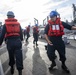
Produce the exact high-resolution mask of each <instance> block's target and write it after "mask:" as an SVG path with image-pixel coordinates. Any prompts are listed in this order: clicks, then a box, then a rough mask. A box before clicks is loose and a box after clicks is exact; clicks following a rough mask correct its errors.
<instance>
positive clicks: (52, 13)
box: [50, 11, 59, 17]
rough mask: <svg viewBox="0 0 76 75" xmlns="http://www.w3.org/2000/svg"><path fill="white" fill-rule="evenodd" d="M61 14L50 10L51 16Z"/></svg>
mask: <svg viewBox="0 0 76 75" xmlns="http://www.w3.org/2000/svg"><path fill="white" fill-rule="evenodd" d="M57 15H59V13H58V12H57V11H51V12H50V17H54V16H57Z"/></svg>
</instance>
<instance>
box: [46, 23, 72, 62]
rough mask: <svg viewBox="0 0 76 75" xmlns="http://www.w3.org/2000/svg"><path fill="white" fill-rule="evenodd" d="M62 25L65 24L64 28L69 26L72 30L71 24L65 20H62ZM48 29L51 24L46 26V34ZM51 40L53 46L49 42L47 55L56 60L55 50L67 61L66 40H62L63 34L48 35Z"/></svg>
mask: <svg viewBox="0 0 76 75" xmlns="http://www.w3.org/2000/svg"><path fill="white" fill-rule="evenodd" d="M62 25H63V26H64V28H67V29H69V30H71V27H72V26H70V25H68V24H67V23H65V22H62ZM48 30H49V25H47V26H46V27H45V34H47V35H48ZM48 38H49V40H50V41H51V42H52V44H53V46H51V45H49V44H48V49H47V55H48V58H49V59H50V61H54V60H55V50H57V51H58V53H59V56H60V61H62V62H63V61H65V60H66V56H65V53H66V52H65V44H64V41H63V40H62V36H52V37H50V36H48Z"/></svg>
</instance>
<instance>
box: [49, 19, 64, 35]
mask: <svg viewBox="0 0 76 75" xmlns="http://www.w3.org/2000/svg"><path fill="white" fill-rule="evenodd" d="M48 24H49V30H48V36H62V35H64V31H63V30H64V27H63V25H62V22H61V21H60V19H59V18H57V19H56V22H52V21H51V20H49V21H48Z"/></svg>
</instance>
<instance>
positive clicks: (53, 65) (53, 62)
mask: <svg viewBox="0 0 76 75" xmlns="http://www.w3.org/2000/svg"><path fill="white" fill-rule="evenodd" d="M55 66H56V63H55V61H52V64H51V66H50V67H49V70H52V69H53V68H54V67H55Z"/></svg>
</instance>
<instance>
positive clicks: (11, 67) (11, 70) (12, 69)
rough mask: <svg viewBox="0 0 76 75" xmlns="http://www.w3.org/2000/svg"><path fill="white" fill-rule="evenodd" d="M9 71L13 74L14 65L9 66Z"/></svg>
mask: <svg viewBox="0 0 76 75" xmlns="http://www.w3.org/2000/svg"><path fill="white" fill-rule="evenodd" d="M10 71H11V74H14V67H13V66H11V69H10Z"/></svg>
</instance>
